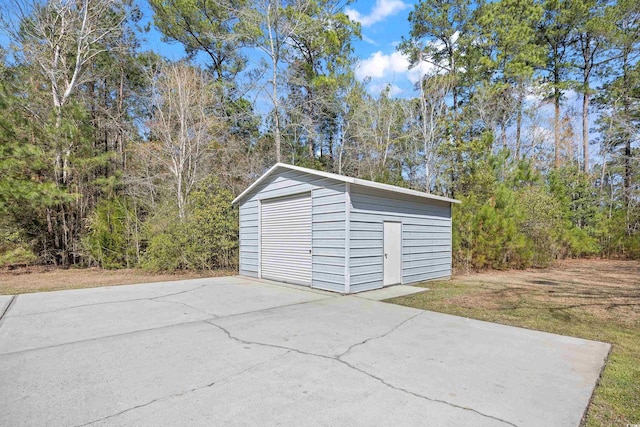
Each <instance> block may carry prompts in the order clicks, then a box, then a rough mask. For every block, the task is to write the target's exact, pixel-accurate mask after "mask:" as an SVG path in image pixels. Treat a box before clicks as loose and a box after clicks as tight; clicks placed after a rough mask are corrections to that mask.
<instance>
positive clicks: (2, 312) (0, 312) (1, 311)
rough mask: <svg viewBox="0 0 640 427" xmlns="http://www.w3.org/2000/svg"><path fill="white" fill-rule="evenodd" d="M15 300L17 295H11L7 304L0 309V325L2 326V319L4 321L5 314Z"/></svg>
mask: <svg viewBox="0 0 640 427" xmlns="http://www.w3.org/2000/svg"><path fill="white" fill-rule="evenodd" d="M7 296H8V295H7ZM16 298H18V296H17V295H11V298H9V302H7V303H5V304H4V307H2V308H0V325H2V319H4V316H5V314H7V313H8V312H9V309H10V308H11V306H12V305H13V303H14V301H15V300H16Z"/></svg>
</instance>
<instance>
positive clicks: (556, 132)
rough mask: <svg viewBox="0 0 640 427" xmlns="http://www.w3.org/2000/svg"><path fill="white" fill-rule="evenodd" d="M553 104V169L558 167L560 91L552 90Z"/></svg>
mask: <svg viewBox="0 0 640 427" xmlns="http://www.w3.org/2000/svg"><path fill="white" fill-rule="evenodd" d="M554 92H555V94H554V97H553V98H554V103H553V107H554V110H553V141H554V146H555V149H554V153H553V166H554V167H555V168H559V167H560V93H559V92H560V90H559V89H557V88H556V89H554Z"/></svg>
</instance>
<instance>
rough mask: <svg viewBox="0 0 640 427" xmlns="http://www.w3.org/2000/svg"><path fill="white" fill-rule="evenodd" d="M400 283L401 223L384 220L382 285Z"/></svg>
mask: <svg viewBox="0 0 640 427" xmlns="http://www.w3.org/2000/svg"><path fill="white" fill-rule="evenodd" d="M400 283H402V224H401V223H399V222H387V221H385V222H384V281H383V285H384V286H389V285H397V284H400Z"/></svg>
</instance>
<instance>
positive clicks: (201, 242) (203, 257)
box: [142, 178, 238, 271]
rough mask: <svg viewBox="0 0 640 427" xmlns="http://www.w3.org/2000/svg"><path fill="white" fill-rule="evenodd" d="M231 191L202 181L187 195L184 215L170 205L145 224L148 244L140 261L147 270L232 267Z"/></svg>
mask: <svg viewBox="0 0 640 427" xmlns="http://www.w3.org/2000/svg"><path fill="white" fill-rule="evenodd" d="M232 200H233V195H232V194H231V193H230V192H229V191H228V190H225V189H223V188H221V187H220V186H219V185H218V184H217V182H216V181H215V179H213V178H211V179H207V180H205V181H204V182H202V183H201V184H200V185H199V187H198V189H196V190H195V191H194V192H193V193H192V194H191V196H190V199H189V209H188V212H187V214H186V217H185V218H182V219H181V218H179V217H178V215H177V212H176V210H175V209H174V208H172V207H171V206H168V205H167V206H165V207H164V208H163V209H161V210H159V212H158V213H157V214H156V215H154V216H153V217H151V218H150V219H149V220H148V221H147V223H146V224H145V233H146V235H147V237H148V247H147V249H146V253H145V255H144V257H143V262H142V265H143V267H145V268H147V269H149V270H154V271H158V270H207V269H208V270H211V269H215V268H235V266H236V262H237V248H238V213H237V209H236V208H234V207H232V206H231V201H232Z"/></svg>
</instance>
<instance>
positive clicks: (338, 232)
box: [233, 163, 459, 293]
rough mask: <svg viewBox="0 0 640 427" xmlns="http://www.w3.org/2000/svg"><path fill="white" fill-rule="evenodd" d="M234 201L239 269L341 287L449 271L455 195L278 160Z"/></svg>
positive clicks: (402, 281)
mask: <svg viewBox="0 0 640 427" xmlns="http://www.w3.org/2000/svg"><path fill="white" fill-rule="evenodd" d="M233 203H234V204H238V205H239V206H240V274H241V275H244V276H250V277H257V278H264V279H271V280H276V281H281V282H286V283H293V284H299V285H304V286H311V287H313V288H318V289H325V290H329V291H335V292H341V293H354V292H362V291H367V290H371V289H377V288H382V287H384V286H390V285H397V284H410V283H415V282H421V281H424V280H430V279H437V278H443V277H449V276H451V205H452V204H453V203H459V202H458V201H457V200H454V199H448V198H446V197H440V196H434V195H431V194H427V193H422V192H420V191H415V190H409V189H406V188H401V187H396V186H393V185H387V184H380V183H377V182H372V181H366V180H362V179H356V178H350V177H347V176H342V175H337V174H333V173H327V172H320V171H316V170H313V169H307V168H301V167H298V166H291V165H286V164H282V163H278V164H276V165H275V166H273V167H272V168H271V169H269V170H268V171H267V172H266V173H265V174H264V175H262V176H261V177H260V178H259V179H258V180H257V181H256V182H254V183H253V184H252V185H251V186H250V187H249V188H247V189H246V190H245V191H244V192H243V193H242V194H240V195H239V196H238V197H237V198H236V199H235V200H234V201H233Z"/></svg>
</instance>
